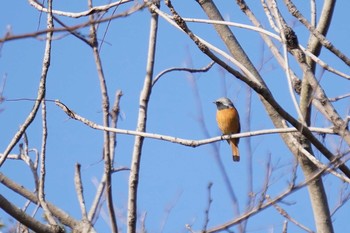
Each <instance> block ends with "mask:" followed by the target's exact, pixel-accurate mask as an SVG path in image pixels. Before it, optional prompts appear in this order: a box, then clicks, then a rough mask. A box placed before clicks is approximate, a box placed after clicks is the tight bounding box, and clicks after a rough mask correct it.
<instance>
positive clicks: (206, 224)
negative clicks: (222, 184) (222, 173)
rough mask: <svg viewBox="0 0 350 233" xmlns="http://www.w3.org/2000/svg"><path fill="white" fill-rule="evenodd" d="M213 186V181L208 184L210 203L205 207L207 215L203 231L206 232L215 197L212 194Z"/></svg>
mask: <svg viewBox="0 0 350 233" xmlns="http://www.w3.org/2000/svg"><path fill="white" fill-rule="evenodd" d="M212 187H213V183H212V182H210V183H209V184H208V188H207V189H208V205H207V208H206V209H205V215H204V225H203V230H202V231H203V232H206V230H207V228H208V224H209V220H210V219H209V213H210V207H211V204H212V202H213V198H212V196H211V188H212Z"/></svg>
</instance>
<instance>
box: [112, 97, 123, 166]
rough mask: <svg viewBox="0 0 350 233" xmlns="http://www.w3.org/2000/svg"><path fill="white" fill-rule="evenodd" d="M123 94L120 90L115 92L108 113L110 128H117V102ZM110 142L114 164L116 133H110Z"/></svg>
mask: <svg viewBox="0 0 350 233" xmlns="http://www.w3.org/2000/svg"><path fill="white" fill-rule="evenodd" d="M122 95H123V92H122V91H121V90H117V92H116V93H115V100H114V104H113V107H112V109H111V112H110V116H111V127H112V128H117V122H118V116H119V102H120V98H121V97H122ZM109 136H110V138H109V139H110V141H109V147H110V152H109V153H110V154H111V164H113V162H114V155H115V147H116V144H117V140H116V133H112V132H110V135H109Z"/></svg>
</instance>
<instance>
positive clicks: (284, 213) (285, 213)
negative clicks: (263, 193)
mask: <svg viewBox="0 0 350 233" xmlns="http://www.w3.org/2000/svg"><path fill="white" fill-rule="evenodd" d="M267 200H269V201H270V198H269V197H267ZM273 206H274V207H275V209H276V210H277V211H278V213H280V214H281V215H282V216H283V217H285V218H286V219H288V220H289V221H290V222H292V223H294V224H295V225H296V226H298V227H300V228H301V229H303V230H304V231H306V232H309V233H314V231H312V230H311V229H309V228H308V227H306V226H304V225H303V224H301V223H299V222H298V221H297V220H295V219H294V218H292V217H291V216H290V215H289V214H288V213H287V211H285V210H284V209H283V208H282V207H280V206H279V205H277V204H276V203H275V204H273Z"/></svg>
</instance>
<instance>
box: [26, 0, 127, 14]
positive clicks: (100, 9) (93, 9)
mask: <svg viewBox="0 0 350 233" xmlns="http://www.w3.org/2000/svg"><path fill="white" fill-rule="evenodd" d="M128 2H132V0H120V1H117V2H113V3H110V4H107V5H102V6H95V7H91V8H89V10H87V11H82V12H77V13H74V12H67V11H58V10H52V13H53V14H55V15H60V16H66V17H71V18H80V17H83V16H89V15H92V14H96V13H99V12H106V11H108V10H109V9H110V8H113V7H115V6H118V5H120V4H124V3H128ZM29 4H30V5H32V6H33V7H34V8H35V9H37V10H39V11H42V12H48V9H47V8H45V7H44V6H43V5H41V4H40V3H39V2H37V1H36V0H29Z"/></svg>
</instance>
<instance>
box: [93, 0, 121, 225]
mask: <svg viewBox="0 0 350 233" xmlns="http://www.w3.org/2000/svg"><path fill="white" fill-rule="evenodd" d="M88 5H89V8H90V9H91V8H92V7H93V6H92V0H88ZM90 21H91V22H93V21H94V15H93V14H92V15H90ZM95 26H96V25H95V24H94V23H92V24H91V27H90V39H91V41H90V43H91V47H92V50H93V54H94V59H95V64H96V68H97V74H98V78H99V81H100V90H101V95H102V112H103V125H104V126H106V127H109V98H108V91H107V84H106V79H105V76H104V73H103V68H102V61H101V58H100V54H99V50H98V41H97V32H96V27H95ZM103 139H104V143H103V159H104V175H103V178H102V179H103V182H101V186H102V187H101V189H100V190H101V191H103V190H104V189H106V196H107V209H108V212H109V218H110V223H111V228H112V229H111V231H112V232H118V227H117V221H116V216H115V211H114V206H113V196H112V164H111V154H110V137H109V132H108V131H104V133H103ZM98 195H99V194H98ZM98 195H97V196H98ZM98 200H100V199H99V198H98ZM90 220H91V219H90Z"/></svg>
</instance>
